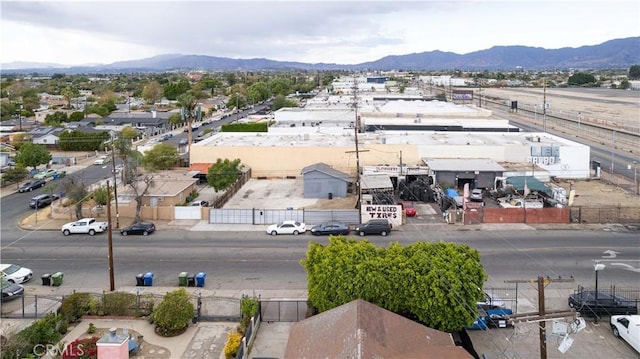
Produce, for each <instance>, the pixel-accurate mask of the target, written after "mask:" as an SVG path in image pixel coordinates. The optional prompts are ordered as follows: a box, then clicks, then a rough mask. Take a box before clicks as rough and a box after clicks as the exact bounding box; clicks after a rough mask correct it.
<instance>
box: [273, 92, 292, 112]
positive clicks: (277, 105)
mask: <svg viewBox="0 0 640 359" xmlns="http://www.w3.org/2000/svg"><path fill="white" fill-rule="evenodd" d="M298 106H299V105H298V102H296V101H295V100H291V99H288V98H286V97H284V95H276V97H275V98H274V99H273V105H272V106H271V107H272V108H273V111H277V110H279V109H281V108H283V107H298Z"/></svg>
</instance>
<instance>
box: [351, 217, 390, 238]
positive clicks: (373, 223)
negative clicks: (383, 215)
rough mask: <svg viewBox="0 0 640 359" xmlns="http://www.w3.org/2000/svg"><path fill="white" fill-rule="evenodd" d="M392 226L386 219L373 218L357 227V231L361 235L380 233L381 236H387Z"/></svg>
mask: <svg viewBox="0 0 640 359" xmlns="http://www.w3.org/2000/svg"><path fill="white" fill-rule="evenodd" d="M391 228H392V225H391V223H389V221H388V220H386V219H371V220H369V221H368V222H367V223H364V224H361V225H359V226H358V227H356V229H355V231H356V233H358V234H359V235H360V236H364V235H366V234H379V235H381V236H386V235H387V234H389V233H391Z"/></svg>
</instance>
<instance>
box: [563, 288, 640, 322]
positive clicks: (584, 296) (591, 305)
mask: <svg viewBox="0 0 640 359" xmlns="http://www.w3.org/2000/svg"><path fill="white" fill-rule="evenodd" d="M597 294H598V299H597V302H596V292H595V291H586V290H585V291H579V292H576V293H574V294H571V295H570V296H569V306H570V307H571V308H573V309H575V310H576V311H578V312H580V314H582V315H583V316H590V317H594V316H601V315H622V314H631V315H635V314H638V303H637V301H636V300H633V299H629V298H626V297H623V296H621V295H616V294H609V293H605V292H600V291H598V292H597Z"/></svg>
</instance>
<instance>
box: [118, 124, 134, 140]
mask: <svg viewBox="0 0 640 359" xmlns="http://www.w3.org/2000/svg"><path fill="white" fill-rule="evenodd" d="M120 136H121V137H122V138H125V139H127V140H133V139H134V138H136V137H138V131H136V129H135V128H133V127H131V126H126V127H124V128H123V129H122V130H120Z"/></svg>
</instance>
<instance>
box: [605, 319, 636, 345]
mask: <svg viewBox="0 0 640 359" xmlns="http://www.w3.org/2000/svg"><path fill="white" fill-rule="evenodd" d="M610 323H611V330H612V331H613V335H615V336H616V337H618V338H622V339H624V341H626V342H627V343H629V345H630V346H631V347H632V348H633V349H635V351H636V352H638V353H639V354H640V315H612V316H611V322H610Z"/></svg>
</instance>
